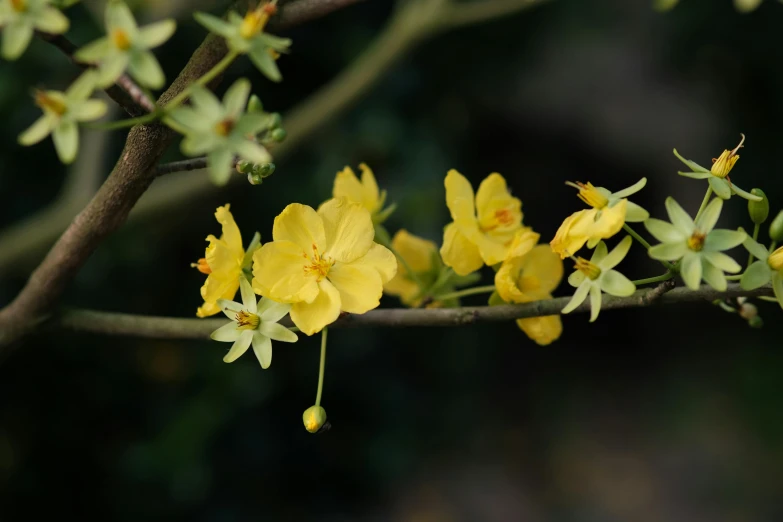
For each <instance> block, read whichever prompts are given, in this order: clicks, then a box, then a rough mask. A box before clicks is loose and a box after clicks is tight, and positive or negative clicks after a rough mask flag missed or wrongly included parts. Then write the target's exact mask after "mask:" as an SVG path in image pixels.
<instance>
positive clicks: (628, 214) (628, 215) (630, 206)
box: [625, 201, 650, 223]
mask: <svg viewBox="0 0 783 522" xmlns="http://www.w3.org/2000/svg"><path fill="white" fill-rule="evenodd" d="M649 217H650V213H649V212H647V211H646V210H644V209H643V208H642V207H640V206H639V205H637V204H636V203H633V202H631V201H628V202H627V203H626V206H625V222H626V223H641V222H642V221H644V220H645V219H648V218H649Z"/></svg>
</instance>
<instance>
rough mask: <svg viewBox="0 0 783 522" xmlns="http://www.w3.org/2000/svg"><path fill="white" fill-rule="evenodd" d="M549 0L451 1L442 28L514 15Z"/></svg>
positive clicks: (443, 18)
mask: <svg viewBox="0 0 783 522" xmlns="http://www.w3.org/2000/svg"><path fill="white" fill-rule="evenodd" d="M546 1H548V0H473V1H470V2H451V3H450V4H449V5H448V7H447V8H446V9H444V11H445V12H444V14H443V17H442V19H441V21H440V26H441V29H455V28H457V27H462V26H465V25H473V24H478V23H483V22H489V21H491V20H494V19H496V18H502V17H504V16H509V15H512V14H514V13H516V12H518V11H522V10H523V9H526V8H528V7H533V6H535V5H538V4H543V3H544V2H546Z"/></svg>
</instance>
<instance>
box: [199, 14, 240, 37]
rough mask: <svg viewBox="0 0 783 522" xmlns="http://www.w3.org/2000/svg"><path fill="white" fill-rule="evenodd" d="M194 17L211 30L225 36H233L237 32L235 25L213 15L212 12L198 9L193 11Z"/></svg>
mask: <svg viewBox="0 0 783 522" xmlns="http://www.w3.org/2000/svg"><path fill="white" fill-rule="evenodd" d="M193 18H195V19H196V21H197V22H198V23H200V24H201V25H203V26H204V27H205V28H206V29H207V30H208V31H209V32H211V33H215V34H217V35H220V36H222V37H224V38H228V37H229V36H233V35H234V33H235V32H236V30H235V29H234V26H233V25H231V24H229V23H226V22H225V21H223V20H221V19H220V18H218V17H217V16H212V15H211V14H207V13H202V12H199V11H196V12H195V13H193Z"/></svg>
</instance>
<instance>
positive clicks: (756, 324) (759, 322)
mask: <svg viewBox="0 0 783 522" xmlns="http://www.w3.org/2000/svg"><path fill="white" fill-rule="evenodd" d="M748 324H749V325H750V327H751V328H761V327H762V326H764V320H763V319H761V317H760V316H758V315H757V316H755V317H754V318H753V319H751V320H750V321H748Z"/></svg>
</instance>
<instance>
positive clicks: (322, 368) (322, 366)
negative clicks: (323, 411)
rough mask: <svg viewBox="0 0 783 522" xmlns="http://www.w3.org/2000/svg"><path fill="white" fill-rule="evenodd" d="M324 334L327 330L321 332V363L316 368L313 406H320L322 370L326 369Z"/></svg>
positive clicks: (322, 381) (322, 383)
mask: <svg viewBox="0 0 783 522" xmlns="http://www.w3.org/2000/svg"><path fill="white" fill-rule="evenodd" d="M326 332H327V328H324V329H323V330H321V363H320V365H319V367H318V391H317V392H316V394H315V405H316V406H320V405H321V395H322V393H323V391H324V369H325V367H326Z"/></svg>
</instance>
